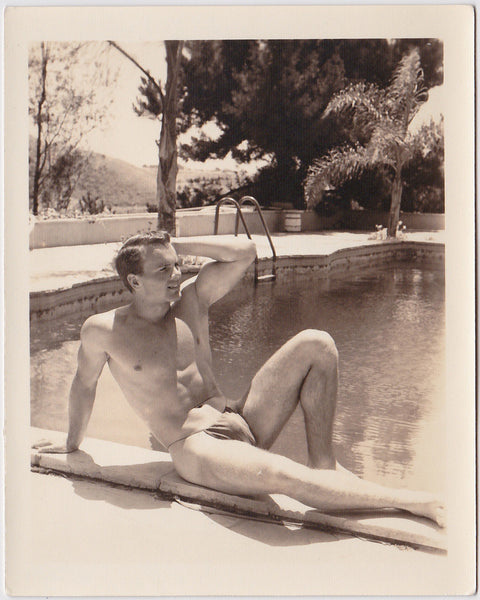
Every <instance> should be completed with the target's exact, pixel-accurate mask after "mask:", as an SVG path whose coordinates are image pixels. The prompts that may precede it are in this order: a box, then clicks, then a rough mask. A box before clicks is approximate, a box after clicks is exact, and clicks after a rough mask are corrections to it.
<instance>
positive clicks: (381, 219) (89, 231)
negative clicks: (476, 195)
mask: <svg viewBox="0 0 480 600" xmlns="http://www.w3.org/2000/svg"><path fill="white" fill-rule="evenodd" d="M242 210H243V214H244V216H245V221H246V223H247V227H248V228H249V231H250V233H253V234H262V233H263V228H262V225H261V222H260V219H259V217H258V214H256V212H255V211H254V210H253V208H251V207H246V208H244V209H242ZM295 212H297V213H298V214H299V215H300V220H301V229H300V228H299V229H298V231H323V230H328V229H346V230H350V231H374V230H375V225H383V226H384V227H386V225H387V222H388V213H386V212H371V211H366V210H365V211H363V210H357V211H350V212H348V213H339V214H337V215H335V216H333V217H321V216H319V215H317V213H316V212H315V211H295ZM287 214H288V211H285V210H281V209H274V210H264V211H263V215H264V218H265V221H266V223H267V225H268V228H269V230H270V232H271V233H276V232H279V231H285V220H286V215H287ZM400 219H401V220H402V222H403V224H404V225H405V226H406V227H407V230H413V231H415V230H417V231H437V230H441V229H445V215H442V214H416V213H415V214H413V213H401V215H400ZM214 222H215V211H214V210H213V208H212V207H208V208H203V209H186V210H179V211H177V236H182V237H190V236H197V235H211V234H213V230H214ZM156 224H157V215H156V214H154V213H140V214H127V215H112V216H107V217H92V218H91V219H88V218H87V219H57V220H53V219H52V220H46V221H37V222H35V223H34V224H33V226H32V227H31V230H30V239H29V244H30V249H31V250H33V249H35V248H53V247H56V246H80V245H84V244H85V245H86V244H102V243H107V242H118V241H121V240H122V239H125V238H127V237H129V236H131V235H134V234H135V233H139V232H141V231H148V230H152V229H155V228H156ZM234 231H235V209H232V208H230V207H225V208H222V210H221V213H220V221H219V230H218V232H219V233H221V234H226V233H233V232H234ZM240 231H243V227H242V225H241V223H240Z"/></svg>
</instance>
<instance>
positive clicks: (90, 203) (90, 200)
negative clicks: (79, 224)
mask: <svg viewBox="0 0 480 600" xmlns="http://www.w3.org/2000/svg"><path fill="white" fill-rule="evenodd" d="M78 206H79V208H80V210H81V212H82V213H88V214H90V215H98V214H100V213H103V212H104V211H105V202H104V201H103V200H101V199H100V197H99V196H95V197H93V196H92V195H91V194H90V192H87V194H86V195H84V196H82V197H81V198H80V200H79V201H78Z"/></svg>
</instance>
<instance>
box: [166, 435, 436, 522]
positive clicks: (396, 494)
mask: <svg viewBox="0 0 480 600" xmlns="http://www.w3.org/2000/svg"><path fill="white" fill-rule="evenodd" d="M170 453H171V455H172V459H173V462H174V465H175V468H176V469H177V471H178V472H179V474H180V475H181V476H182V477H183V478H184V479H186V480H187V481H191V482H192V483H196V484H198V485H204V486H206V487H210V488H212V489H215V490H218V491H221V492H226V493H230V494H241V495H257V494H285V495H287V496H290V497H291V498H294V499H295V500H299V501H300V502H303V503H304V504H306V505H308V506H312V507H313V508H317V509H320V510H327V511H328V510H338V509H347V510H348V509H377V508H395V509H401V510H406V511H409V512H411V513H413V514H416V515H420V516H425V517H428V518H430V519H432V520H434V521H436V522H437V523H438V524H439V525H442V526H443V525H444V512H443V506H442V504H441V503H440V502H438V501H437V500H436V499H435V498H434V497H433V495H431V494H428V493H426V492H415V491H410V490H404V489H395V488H387V487H384V486H381V485H378V484H376V483H372V482H369V481H365V480H362V479H360V478H357V477H351V475H349V474H348V473H344V472H342V471H337V470H331V469H312V468H310V467H307V466H305V465H301V464H299V463H296V462H294V461H292V460H290V459H289V458H286V457H284V456H280V455H277V454H273V453H271V452H267V451H265V450H262V449H260V448H256V447H254V446H250V445H249V444H247V443H245V442H238V441H234V440H219V439H216V438H213V437H211V436H209V435H208V434H206V433H204V432H200V433H197V434H195V435H193V436H191V437H189V438H187V439H186V440H181V441H179V442H176V443H175V444H173V445H172V446H171V447H170Z"/></svg>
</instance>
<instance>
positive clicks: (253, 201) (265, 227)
mask: <svg viewBox="0 0 480 600" xmlns="http://www.w3.org/2000/svg"><path fill="white" fill-rule="evenodd" d="M245 202H250V203H251V204H253V206H255V208H256V209H257V212H258V216H259V217H260V221H261V222H262V225H263V230H264V231H265V234H266V236H267V239H268V243H269V244H270V248H271V250H272V258H273V262H276V260H277V253H276V252H275V246H274V245H273V241H272V237H271V235H270V231H269V230H268V225H267V223H266V221H265V218H264V216H263V213H262V209H261V208H260V204H259V203H258V202H257V200H256V199H255V198H254V197H253V196H243V197H242V198H240V201H239V202H238V206H239V208H240V211H237V215H236V218H235V235H236V234H237V233H238V214H239V212H240V214H242V211H241V208H242V206H243V205H244V204H245ZM242 223H244V220H243V219H242Z"/></svg>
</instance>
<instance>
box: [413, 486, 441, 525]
mask: <svg viewBox="0 0 480 600" xmlns="http://www.w3.org/2000/svg"><path fill="white" fill-rule="evenodd" d="M416 494H417V496H419V495H422V496H424V498H423V499H417V500H415V501H413V502H411V503H409V504H408V505H407V506H405V510H407V511H408V512H411V513H412V514H414V515H419V516H420V517H426V518H427V519H431V520H432V521H434V522H435V523H436V524H437V525H439V526H440V527H445V526H446V524H447V519H446V514H445V506H444V504H443V502H441V501H440V500H437V499H436V498H435V497H433V496H432V495H430V494H423V493H422V492H416Z"/></svg>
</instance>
